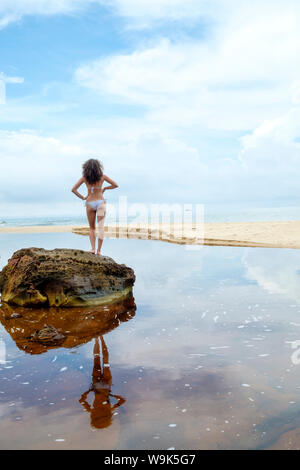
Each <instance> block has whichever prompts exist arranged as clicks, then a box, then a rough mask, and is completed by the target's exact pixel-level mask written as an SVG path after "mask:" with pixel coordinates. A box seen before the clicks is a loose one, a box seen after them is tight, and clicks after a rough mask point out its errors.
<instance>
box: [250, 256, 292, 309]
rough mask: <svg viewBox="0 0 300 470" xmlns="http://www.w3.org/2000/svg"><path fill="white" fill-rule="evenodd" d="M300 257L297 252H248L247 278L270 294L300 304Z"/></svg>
mask: <svg viewBox="0 0 300 470" xmlns="http://www.w3.org/2000/svg"><path fill="white" fill-rule="evenodd" d="M299 262H300V255H299V252H297V251H295V250H283V251H281V250H276V251H275V250H271V251H268V250H263V251H261V252H260V253H258V252H257V251H255V250H252V251H248V252H247V254H246V255H245V256H244V258H243V264H244V266H245V267H246V269H247V271H246V277H247V278H248V279H251V280H254V281H256V282H257V283H258V284H259V285H260V286H261V287H262V288H263V289H265V290H266V291H268V292H269V293H270V294H279V295H283V296H284V297H287V298H288V299H291V300H294V301H296V302H297V303H300V293H299V282H300V271H299Z"/></svg>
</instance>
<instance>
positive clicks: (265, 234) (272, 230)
mask: <svg viewBox="0 0 300 470" xmlns="http://www.w3.org/2000/svg"><path fill="white" fill-rule="evenodd" d="M62 232H73V233H76V234H79V235H88V227H87V226H71V225H52V226H31V227H30V226H28V227H1V228H0V234H1V233H62ZM105 237H108V238H134V239H152V240H161V241H166V242H169V243H176V244H189V245H217V246H249V247H250V246H251V247H269V248H300V221H299V220H295V221H287V222H213V223H204V224H191V223H190V224H187V223H186V224H167V223H161V224H160V225H159V226H158V225H157V224H133V223H132V224H126V225H121V224H119V225H107V226H105Z"/></svg>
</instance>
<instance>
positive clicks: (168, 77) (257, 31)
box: [75, 2, 300, 130]
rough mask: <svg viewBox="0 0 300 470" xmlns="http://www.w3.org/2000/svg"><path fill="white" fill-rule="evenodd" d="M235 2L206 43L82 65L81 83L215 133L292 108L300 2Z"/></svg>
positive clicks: (160, 43) (298, 72) (169, 45)
mask: <svg viewBox="0 0 300 470" xmlns="http://www.w3.org/2000/svg"><path fill="white" fill-rule="evenodd" d="M229 5H230V6H231V8H232V9H231V10H230V12H231V13H232V15H231V17H230V19H227V20H226V21H227V22H226V24H220V25H218V28H215V29H214V30H213V31H214V34H213V35H212V36H210V37H209V38H206V40H195V39H190V40H185V41H178V42H175V43H174V42H171V41H170V40H169V39H167V38H162V39H159V40H157V41H156V42H153V40H152V41H151V43H150V44H148V45H147V44H143V45H142V46H140V47H138V48H137V49H136V50H135V51H133V52H132V53H128V54H121V55H114V56H111V57H106V58H104V59H99V60H95V61H94V62H92V63H89V64H85V65H82V66H81V67H80V68H79V69H78V70H77V71H76V74H75V78H76V80H77V82H78V83H80V84H81V85H82V86H85V87H87V88H89V89H91V90H92V91H94V92H95V91H96V92H98V93H100V94H109V95H111V96H112V97H113V98H114V99H115V100H119V101H121V102H128V103H132V104H137V105H142V106H146V107H147V108H148V110H149V111H150V112H151V113H154V114H155V113H157V114H158V113H159V115H160V116H161V119H162V120H168V119H170V120H171V121H174V120H176V118H178V119H179V120H180V122H182V116H183V115H185V116H186V118H187V121H188V123H189V124H191V123H192V122H197V123H199V124H201V125H202V126H204V127H208V128H216V129H232V130H242V129H246V130H248V129H251V128H253V127H257V126H258V125H259V124H261V122H262V121H263V120H264V119H270V118H274V117H276V115H278V113H282V112H283V111H285V110H286V107H287V105H289V102H290V99H291V90H290V87H291V83H292V82H294V81H295V79H297V78H298V77H299V76H300V66H299V61H298V57H299V54H300V32H299V28H298V27H297V24H298V22H299V20H300V5H298V6H295V9H293V10H291V9H290V8H283V4H282V2H275V3H274V4H273V3H272V4H270V3H268V2H263V3H262V7H261V8H260V9H257V2H254V4H253V6H252V8H249V7H248V8H247V9H245V8H244V9H243V8H241V10H239V6H237V4H236V3H235V4H234V5H235V7H233V6H232V5H233V4H232V2H230V4H229ZM242 5H243V6H245V3H242ZM246 13H247V15H246V16H245V14H246ZM217 17H218V14H217V13H216V18H217Z"/></svg>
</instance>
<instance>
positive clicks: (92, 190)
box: [90, 186, 101, 194]
mask: <svg viewBox="0 0 300 470" xmlns="http://www.w3.org/2000/svg"><path fill="white" fill-rule="evenodd" d="M95 189H101V188H97V186H92V187H91V188H90V190H91V193H92V194H93V192H94V190H95Z"/></svg>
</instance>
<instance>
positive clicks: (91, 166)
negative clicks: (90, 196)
mask: <svg viewBox="0 0 300 470" xmlns="http://www.w3.org/2000/svg"><path fill="white" fill-rule="evenodd" d="M82 170H83V171H82V175H83V177H84V178H85V179H86V181H87V182H88V183H89V184H95V183H98V181H99V180H100V179H101V177H102V176H103V165H102V163H101V162H99V160H95V159H94V158H90V159H89V160H87V161H86V162H85V163H84V164H83V165H82Z"/></svg>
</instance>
